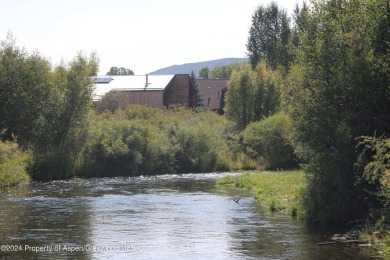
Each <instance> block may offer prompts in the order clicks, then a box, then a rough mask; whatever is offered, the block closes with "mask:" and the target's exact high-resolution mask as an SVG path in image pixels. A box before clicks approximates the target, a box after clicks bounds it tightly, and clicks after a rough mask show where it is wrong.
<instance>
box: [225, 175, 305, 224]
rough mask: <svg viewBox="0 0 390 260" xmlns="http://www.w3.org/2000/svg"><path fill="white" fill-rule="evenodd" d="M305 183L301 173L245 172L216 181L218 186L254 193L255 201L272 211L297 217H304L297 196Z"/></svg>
mask: <svg viewBox="0 0 390 260" xmlns="http://www.w3.org/2000/svg"><path fill="white" fill-rule="evenodd" d="M305 182H306V179H305V176H304V173H303V171H281V172H246V173H243V174H241V175H238V176H228V177H225V178H222V179H220V180H218V184H224V185H226V184H233V185H235V186H236V187H239V188H245V189H248V190H252V191H254V193H255V198H256V199H257V201H258V202H259V203H260V204H263V205H265V206H267V207H268V208H269V209H270V210H272V211H286V212H288V213H290V214H291V215H294V216H299V217H303V216H304V210H303V209H302V207H301V206H300V202H299V196H300V192H301V190H302V189H303V188H304V186H305Z"/></svg>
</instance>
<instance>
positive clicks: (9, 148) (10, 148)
mask: <svg viewBox="0 0 390 260" xmlns="http://www.w3.org/2000/svg"><path fill="white" fill-rule="evenodd" d="M28 158H29V155H28V154H27V153H24V152H22V151H21V150H20V149H19V147H18V144H17V143H16V142H9V141H6V142H2V141H0V188H4V187H12V186H16V185H18V184H21V183H24V182H28V181H29V180H30V178H29V175H28V174H27V172H26V164H27V163H26V162H27V159H28Z"/></svg>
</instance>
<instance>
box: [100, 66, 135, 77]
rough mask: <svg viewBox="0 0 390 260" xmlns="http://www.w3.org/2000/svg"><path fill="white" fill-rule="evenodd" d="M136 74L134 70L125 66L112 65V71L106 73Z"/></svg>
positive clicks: (108, 74) (111, 74)
mask: <svg viewBox="0 0 390 260" xmlns="http://www.w3.org/2000/svg"><path fill="white" fill-rule="evenodd" d="M127 75H134V71H132V70H131V69H126V68H124V67H120V68H118V67H111V68H110V71H108V72H107V73H106V76H127Z"/></svg>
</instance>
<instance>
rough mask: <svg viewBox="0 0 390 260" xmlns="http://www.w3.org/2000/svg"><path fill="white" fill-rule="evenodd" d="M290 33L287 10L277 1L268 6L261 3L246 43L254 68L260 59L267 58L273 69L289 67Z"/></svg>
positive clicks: (255, 13) (253, 18) (254, 15)
mask: <svg viewBox="0 0 390 260" xmlns="http://www.w3.org/2000/svg"><path fill="white" fill-rule="evenodd" d="M290 34H291V31H290V19H289V18H288V17H287V13H286V11H284V10H283V9H281V8H280V7H279V6H278V5H277V4H276V3H275V2H271V3H270V4H269V5H268V6H263V5H260V6H259V7H258V8H257V10H256V11H255V12H254V14H253V16H252V25H251V27H250V30H249V37H248V42H247V44H246V47H247V51H248V53H247V54H248V56H249V60H250V63H251V65H252V69H255V68H256V66H257V64H258V63H259V62H260V60H265V61H266V63H267V64H268V65H269V66H270V67H271V69H273V70H276V68H277V67H278V66H283V67H285V68H288V66H289V63H290V61H291V59H292V57H291V53H290V48H289V42H290Z"/></svg>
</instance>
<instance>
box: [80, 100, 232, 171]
mask: <svg viewBox="0 0 390 260" xmlns="http://www.w3.org/2000/svg"><path fill="white" fill-rule="evenodd" d="M230 127H231V124H230V123H229V122H227V121H226V120H224V118H223V117H220V116H218V115H216V114H214V113H212V112H209V111H207V110H204V111H203V110H195V111H191V110H186V109H183V108H179V109H176V110H166V111H164V110H158V109H152V108H147V107H142V106H129V107H127V108H126V109H124V110H117V111H115V112H114V114H111V113H102V114H98V115H94V116H92V120H91V126H90V135H89V138H88V142H87V144H86V146H85V147H84V149H83V156H82V158H83V160H82V161H81V163H80V174H81V175H82V176H118V175H124V176H131V175H140V174H163V173H173V172H179V173H187V172H205V171H218V170H227V169H229V168H230V164H229V159H228V158H226V157H225V155H226V154H228V146H227V143H226V142H225V141H224V132H226V131H229V130H228V129H229V128H230Z"/></svg>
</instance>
